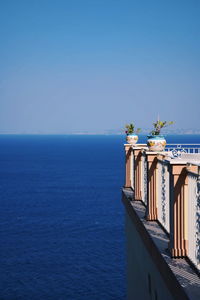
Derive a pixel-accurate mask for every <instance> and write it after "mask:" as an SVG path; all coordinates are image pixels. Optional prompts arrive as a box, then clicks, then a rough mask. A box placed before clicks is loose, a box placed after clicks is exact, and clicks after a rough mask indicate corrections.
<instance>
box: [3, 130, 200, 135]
mask: <svg viewBox="0 0 200 300" xmlns="http://www.w3.org/2000/svg"><path fill="white" fill-rule="evenodd" d="M150 131H151V129H143V130H142V133H141V134H140V135H147V134H149V133H150ZM163 134H166V135H200V129H176V130H165V132H163ZM0 135H124V132H123V130H105V131H97V132H90V131H73V132H70V131H69V132H0Z"/></svg>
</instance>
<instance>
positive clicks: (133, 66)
mask: <svg viewBox="0 0 200 300" xmlns="http://www.w3.org/2000/svg"><path fill="white" fill-rule="evenodd" d="M158 113H159V115H160V119H162V120H174V121H175V122H176V125H174V128H197V129H200V118H199V115H200V1H199V0H167V1H166V0H157V1H154V0H146V1H145V0H137V1H136V0H135V1H134V0H130V1H126V0H123V1H122V0H90V1H89V0H53V1H52V0H24V1H22V0H17V1H16V0H0V132H4V133H16V132H18V133H19V132H21V133H23V132H25V133H36V132H38V133H39V132H40V133H64V132H75V131H90V132H99V131H102V130H107V129H118V128H123V126H124V124H125V123H127V122H130V121H133V122H135V124H136V126H138V127H151V124H152V122H153V121H154V120H155V119H156V118H157V115H158Z"/></svg>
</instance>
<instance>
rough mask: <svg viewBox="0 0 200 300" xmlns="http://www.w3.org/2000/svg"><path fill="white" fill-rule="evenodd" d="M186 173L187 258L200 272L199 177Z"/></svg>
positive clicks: (197, 174) (195, 174)
mask: <svg viewBox="0 0 200 300" xmlns="http://www.w3.org/2000/svg"><path fill="white" fill-rule="evenodd" d="M199 174H200V173H199V171H198V173H193V172H190V171H189V172H188V257H189V258H190V260H191V261H192V262H193V263H194V264H195V265H196V267H197V268H198V269H199V270H200V176H199Z"/></svg>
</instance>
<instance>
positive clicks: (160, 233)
mask: <svg viewBox="0 0 200 300" xmlns="http://www.w3.org/2000/svg"><path fill="white" fill-rule="evenodd" d="M133 195H134V194H133V191H132V190H131V189H128V188H123V190H122V202H123V203H124V206H125V208H126V211H127V213H128V214H129V216H130V218H131V220H132V222H133V223H134V225H135V227H136V229H137V231H138V232H139V234H140V236H141V239H142V240H143V243H144V244H145V246H146V248H147V250H148V252H149V254H150V256H151V258H152V260H153V262H154V264H155V265H156V267H157V268H158V270H159V272H160V274H161V276H162V278H163V280H164V281H165V283H166V286H167V287H168V289H169V291H170V292H171V294H172V295H176V299H177V300H179V299H180V300H184V299H191V300H197V299H200V279H199V274H198V271H197V270H196V271H195V270H194V268H192V266H191V265H190V264H189V262H188V261H187V259H184V258H178V259H176V258H171V256H170V253H169V251H168V244H169V237H168V235H167V234H166V233H165V231H164V230H163V229H162V227H161V226H160V225H159V223H158V222H156V221H150V222H149V221H147V220H146V219H145V210H146V208H145V206H144V205H143V203H142V202H141V201H133V200H132V199H133Z"/></svg>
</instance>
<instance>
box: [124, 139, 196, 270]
mask: <svg viewBox="0 0 200 300" xmlns="http://www.w3.org/2000/svg"><path fill="white" fill-rule="evenodd" d="M125 152H126V180H125V188H130V189H132V190H133V192H134V193H133V195H134V199H132V200H133V201H141V202H142V203H143V205H144V206H145V209H146V220H147V221H156V222H159V223H160V225H161V226H162V227H163V229H164V230H165V232H166V233H167V234H168V235H169V251H170V253H171V256H172V257H176V258H179V257H188V258H189V259H190V261H191V262H192V264H194V265H195V267H196V268H197V269H199V270H200V153H195V152H193V153H192V154H190V153H182V155H181V157H180V156H179V157H177V158H174V157H173V156H172V153H171V151H163V152H150V151H148V148H147V146H146V144H137V145H136V146H135V147H133V146H131V145H129V144H125Z"/></svg>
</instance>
